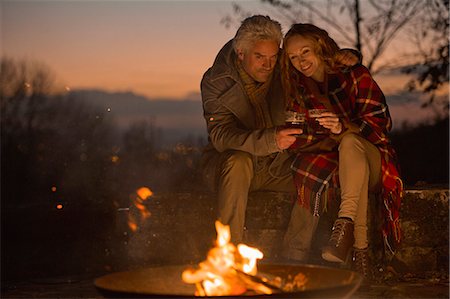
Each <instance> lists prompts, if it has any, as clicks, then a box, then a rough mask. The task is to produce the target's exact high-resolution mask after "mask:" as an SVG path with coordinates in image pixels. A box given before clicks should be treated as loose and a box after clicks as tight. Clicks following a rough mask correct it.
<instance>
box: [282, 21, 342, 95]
mask: <svg viewBox="0 0 450 299" xmlns="http://www.w3.org/2000/svg"><path fill="white" fill-rule="evenodd" d="M293 36H302V37H304V38H306V39H309V40H311V41H312V42H313V44H314V53H315V54H316V55H317V56H319V57H320V58H321V59H322V60H323V61H324V63H325V69H326V71H328V72H332V71H334V70H336V68H338V67H339V66H340V65H338V63H337V62H336V60H335V55H336V53H337V52H338V51H339V47H338V45H337V44H336V42H335V41H334V40H333V39H332V38H331V37H330V36H329V35H328V32H326V31H325V30H323V29H321V28H319V27H317V26H315V25H313V24H303V23H299V24H294V25H292V26H291V28H290V29H289V31H288V32H287V33H286V35H285V37H284V39H283V49H284V51H283V55H282V57H281V79H282V83H283V87H284V90H285V92H286V95H287V96H288V97H289V98H297V97H298V95H299V94H298V91H297V90H296V88H295V87H294V86H292V82H298V80H299V79H300V77H301V76H302V74H301V73H300V72H299V71H297V70H296V69H295V68H294V66H293V65H292V63H291V61H290V60H289V57H288V55H287V54H286V51H285V48H286V45H287V44H288V42H289V39H290V38H291V37H293ZM289 98H288V99H287V103H289V101H290V99H289Z"/></svg>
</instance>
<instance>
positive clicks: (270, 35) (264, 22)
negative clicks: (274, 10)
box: [233, 15, 283, 53]
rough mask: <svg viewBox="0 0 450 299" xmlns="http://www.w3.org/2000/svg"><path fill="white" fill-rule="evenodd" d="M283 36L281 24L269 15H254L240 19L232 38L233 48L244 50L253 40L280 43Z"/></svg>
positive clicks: (236, 50)
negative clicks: (240, 21) (240, 22)
mask: <svg viewBox="0 0 450 299" xmlns="http://www.w3.org/2000/svg"><path fill="white" fill-rule="evenodd" d="M282 38H283V33H282V31H281V25H280V23H279V22H277V21H275V20H272V19H271V18H270V17H269V16H262V15H254V16H251V17H248V18H246V19H245V20H244V21H242V24H241V26H240V27H239V29H238V31H237V32H236V36H235V37H234V39H233V48H234V51H235V52H236V53H238V50H241V51H243V52H246V51H247V50H248V49H249V48H250V47H251V46H252V45H253V44H254V43H255V42H257V41H260V40H273V41H275V42H277V43H278V45H280V43H281V40H282Z"/></svg>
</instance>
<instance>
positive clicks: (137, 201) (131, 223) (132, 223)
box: [128, 187, 153, 232]
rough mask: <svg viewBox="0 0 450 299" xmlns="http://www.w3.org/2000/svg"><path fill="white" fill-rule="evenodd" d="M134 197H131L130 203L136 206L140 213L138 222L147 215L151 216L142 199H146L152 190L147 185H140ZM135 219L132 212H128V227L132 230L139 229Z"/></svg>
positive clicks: (151, 193)
mask: <svg viewBox="0 0 450 299" xmlns="http://www.w3.org/2000/svg"><path fill="white" fill-rule="evenodd" d="M136 195H137V196H136V197H135V198H134V199H133V202H132V204H133V205H134V206H135V207H136V208H137V210H138V211H139V214H140V216H141V217H140V222H142V221H144V220H145V219H147V218H148V217H150V216H151V213H150V211H149V210H148V209H147V207H146V206H145V205H144V201H146V200H147V199H148V198H149V197H151V196H152V195H153V192H152V190H150V189H149V188H147V187H141V188H139V189H137V190H136ZM137 222H138V221H136V219H135V218H134V217H133V216H132V214H131V213H130V214H128V227H129V228H130V229H131V230H132V231H133V232H135V231H137V230H138V229H139V225H138V223H137Z"/></svg>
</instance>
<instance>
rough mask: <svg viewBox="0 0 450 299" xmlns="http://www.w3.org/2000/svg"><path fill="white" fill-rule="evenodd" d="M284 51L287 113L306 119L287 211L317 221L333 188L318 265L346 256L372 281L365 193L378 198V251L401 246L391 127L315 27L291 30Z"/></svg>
mask: <svg viewBox="0 0 450 299" xmlns="http://www.w3.org/2000/svg"><path fill="white" fill-rule="evenodd" d="M283 48H284V53H283V84H284V87H285V90H286V92H287V96H288V98H287V99H288V100H287V106H288V107H287V109H288V110H294V111H297V112H301V113H304V114H305V116H306V120H307V121H306V123H307V125H306V126H305V130H304V131H305V132H304V134H302V135H301V136H299V137H298V138H297V141H296V142H295V144H294V145H292V146H291V150H293V151H295V152H296V153H298V154H297V155H296V159H295V161H294V162H293V163H292V166H291V167H292V169H293V170H294V179H295V183H296V187H297V190H298V200H299V205H296V207H295V208H294V209H310V211H311V213H313V215H314V216H319V214H320V213H321V212H322V211H324V210H326V208H327V205H328V203H329V201H330V200H331V199H332V195H333V194H334V192H336V190H338V188H340V197H341V203H340V205H339V211H338V218H337V219H336V220H335V222H334V225H333V229H332V233H331V237H330V239H329V241H328V244H327V245H326V246H325V247H324V248H323V250H322V258H323V259H325V260H327V261H330V262H338V263H345V262H346V261H348V260H349V257H351V253H352V251H353V252H354V255H353V260H354V267H355V268H356V269H357V270H358V271H359V272H361V273H362V274H363V275H364V276H365V277H366V278H368V279H371V278H372V277H371V276H372V274H371V272H372V269H370V266H369V264H370V261H369V256H368V245H369V244H368V237H367V207H368V193H369V191H374V192H377V191H379V192H381V195H382V196H381V199H382V200H383V204H382V206H383V209H384V211H383V212H384V213H383V214H382V215H383V219H382V221H383V224H384V225H383V230H382V232H383V236H384V240H385V244H386V245H387V246H388V248H389V249H390V250H392V245H394V243H397V242H399V241H400V232H399V222H398V221H399V218H398V216H399V214H398V209H399V206H400V199H401V197H402V192H403V190H402V189H403V187H402V181H401V179H400V177H399V171H398V168H397V166H396V162H395V152H394V150H393V149H392V147H391V145H390V141H389V138H388V136H387V133H388V131H389V130H390V129H391V125H392V124H391V118H390V115H389V110H388V107H387V105H386V101H385V97H384V95H383V92H382V91H381V90H380V88H379V86H378V85H377V84H376V82H375V81H374V80H373V78H372V76H371V75H370V73H369V71H368V70H367V68H365V67H364V66H362V65H356V66H353V67H351V68H344V67H342V66H341V65H339V64H337V62H336V61H335V59H334V53H336V51H337V50H338V49H339V48H338V46H337V45H336V43H335V42H334V40H333V39H331V38H330V37H329V36H328V33H327V32H326V31H324V30H322V29H320V28H318V27H316V26H314V25H311V24H294V25H293V26H292V27H291V29H290V30H289V31H288V32H287V34H286V36H285V38H284V42H283ZM317 113H319V115H318V117H317V118H314V117H313V116H314V115H316V116H317ZM294 215H295V213H294V212H293V216H292V217H294ZM392 241H394V242H392ZM352 249H353V250H352Z"/></svg>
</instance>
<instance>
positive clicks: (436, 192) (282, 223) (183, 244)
mask: <svg viewBox="0 0 450 299" xmlns="http://www.w3.org/2000/svg"><path fill="white" fill-rule="evenodd" d="M448 196H449V190H448V189H431V190H407V191H406V192H405V197H404V199H403V202H402V208H401V228H402V231H403V239H402V243H401V245H400V247H399V248H398V253H397V255H396V256H397V258H398V259H399V260H400V261H401V262H403V263H404V264H405V266H406V267H407V268H408V271H414V272H415V273H426V272H428V271H440V272H445V273H447V272H448V265H449V264H448V256H449V251H448V247H449V246H448V245H449V243H448V242H449V240H448V235H449V218H448V216H449V203H448ZM294 200H295V199H294V197H293V195H292V194H285V193H275V192H262V191H259V192H253V193H251V194H250V197H249V203H248V209H247V218H246V219H247V220H246V230H245V238H246V239H245V243H247V244H248V245H251V246H256V247H258V248H259V249H261V250H262V251H263V252H264V254H265V258H268V259H271V258H277V257H278V256H279V249H280V245H281V240H282V237H283V234H284V231H285V229H286V227H287V224H288V221H289V216H290V210H291V208H292V205H293V203H294ZM147 208H148V210H149V211H150V212H151V216H150V217H149V218H148V219H146V220H145V221H143V222H142V223H141V227H140V228H139V230H138V231H136V232H131V231H129V229H128V228H127V227H126V226H127V224H126V217H124V216H125V214H126V213H124V215H120V216H119V217H118V218H117V219H118V222H117V229H118V231H117V233H118V235H121V236H122V239H123V242H124V243H123V244H122V245H123V246H122V247H123V248H122V250H123V251H122V252H123V257H126V259H123V260H122V261H123V263H124V265H130V264H133V265H136V266H139V265H142V264H155V263H160V264H167V263H171V264H176V263H197V262H199V261H201V260H203V259H204V258H205V256H206V253H207V251H208V249H209V248H211V247H212V246H213V243H214V240H215V237H216V233H215V230H214V221H215V215H216V210H215V209H216V208H215V196H214V194H209V193H201V194H200V193H173V194H161V195H158V194H156V195H154V196H153V197H152V198H151V199H150V200H149V201H148V203H147ZM127 213H136V216H138V214H137V213H138V211H137V210H135V209H133V208H131V209H130V210H129V211H128V212H127ZM326 218H327V217H325V218H324V219H325V220H324V221H323V224H321V227H320V229H321V230H320V231H319V233H318V238H317V239H316V240H315V243H314V246H316V247H317V248H318V247H320V246H321V245H323V242H325V241H326V239H327V238H328V235H327V233H329V229H330V227H331V225H332V219H331V220H327V219H326ZM331 218H332V217H331ZM378 241H380V240H378ZM373 243H374V246H375V247H376V250H378V249H381V248H380V246H382V245H380V244H381V243H380V242H378V243H377V241H376V240H375V241H374V242H373ZM317 251H318V250H317Z"/></svg>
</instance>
